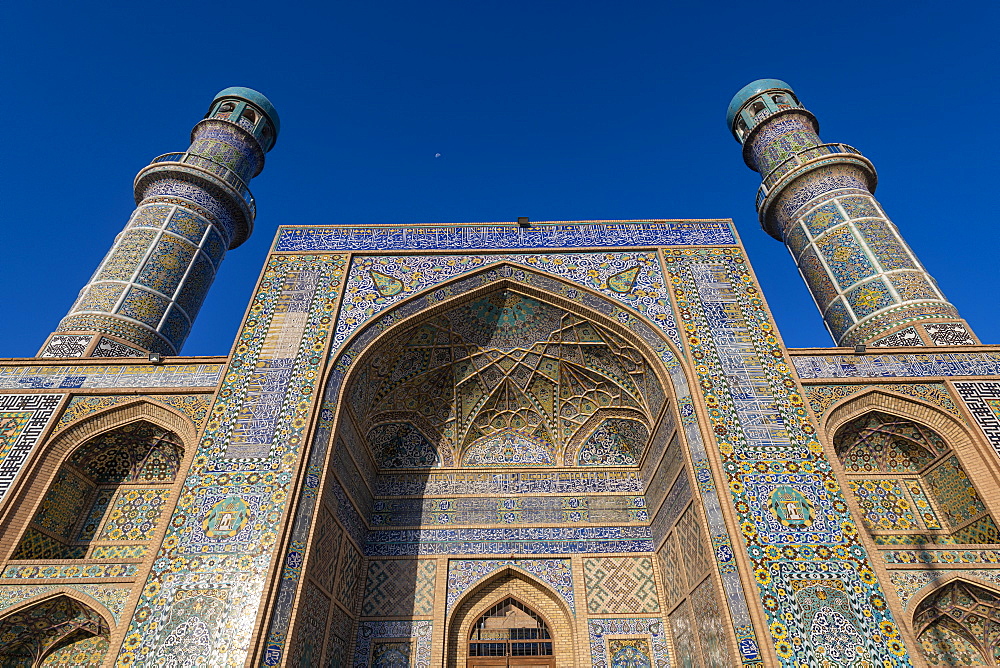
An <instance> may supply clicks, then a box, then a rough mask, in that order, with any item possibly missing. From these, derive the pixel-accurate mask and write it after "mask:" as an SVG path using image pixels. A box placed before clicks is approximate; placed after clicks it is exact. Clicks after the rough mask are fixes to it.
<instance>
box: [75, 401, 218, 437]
mask: <svg viewBox="0 0 1000 668" xmlns="http://www.w3.org/2000/svg"><path fill="white" fill-rule="evenodd" d="M211 398H212V395H210V394H190V395H179V394H142V395H138V394H128V395H113V396H79V397H73V398H72V399H70V402H69V404H68V405H67V406H66V408H65V410H63V413H62V415H61V416H59V422H58V423H56V429H62V428H63V427H65V426H66V425H68V424H70V423H71V422H75V421H77V420H79V419H80V418H84V417H87V416H88V415H93V414H94V413H98V412H100V411H103V410H107V409H108V408H111V407H113V406H117V405H119V404H123V403H126V402H132V401H135V400H136V399H143V400H146V401H158V402H160V403H164V404H166V405H168V406H172V407H173V408H176V409H177V410H179V411H180V412H181V413H184V414H185V415H187V416H188V417H189V418H191V421H192V422H194V425H195V427H197V428H199V429H200V428H201V427H203V426H204V424H205V420H206V419H207V418H208V409H209V408H211Z"/></svg>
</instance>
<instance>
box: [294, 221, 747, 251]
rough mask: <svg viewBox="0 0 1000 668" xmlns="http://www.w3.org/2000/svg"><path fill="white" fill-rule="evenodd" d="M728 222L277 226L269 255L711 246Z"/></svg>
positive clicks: (726, 239)
mask: <svg viewBox="0 0 1000 668" xmlns="http://www.w3.org/2000/svg"><path fill="white" fill-rule="evenodd" d="M730 225H731V224H730V223H729V221H724V220H718V221H701V220H699V221H641V220H637V221H594V222H592V223H586V222H584V223H572V224H558V223H532V226H531V227H529V228H522V227H519V226H518V225H516V224H511V223H507V224H503V223H499V224H487V225H420V226H401V225H400V226H395V225H394V226H385V227H360V226H359V227H346V226H337V227H282V228H281V229H279V230H278V239H277V241H276V242H275V245H274V250H275V251H279V252H281V251H284V252H298V253H303V252H314V253H315V252H328V251H346V250H351V251H386V250H424V249H431V250H486V249H494V248H495V249H512V250H513V249H526V250H530V249H537V248H595V247H596V248H603V247H615V246H674V245H684V246H687V245H691V246H717V245H726V244H734V243H736V239H735V235H734V234H733V231H732V228H731V227H730Z"/></svg>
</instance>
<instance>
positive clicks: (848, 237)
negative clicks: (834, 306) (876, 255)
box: [815, 227, 875, 288]
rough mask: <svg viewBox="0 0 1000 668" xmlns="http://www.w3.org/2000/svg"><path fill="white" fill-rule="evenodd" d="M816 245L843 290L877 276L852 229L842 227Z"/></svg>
mask: <svg viewBox="0 0 1000 668" xmlns="http://www.w3.org/2000/svg"><path fill="white" fill-rule="evenodd" d="M815 245H816V249H817V250H818V251H819V252H820V255H822V257H823V259H824V260H825V261H826V265H827V266H828V267H829V268H830V273H831V274H833V277H834V279H835V280H836V281H837V284H838V285H839V286H840V287H841V288H849V287H850V286H852V285H854V284H855V283H857V282H858V281H861V280H864V279H866V278H868V277H869V276H872V275H874V274H875V267H873V266H872V263H871V260H869V259H868V256H867V255H865V252H864V250H863V249H862V247H861V244H860V243H859V242H858V240H857V238H856V237H855V236H854V235H853V234H852V233H851V229H850V227H840V228H838V229H836V230H833V231H831V232H828V233H827V234H824V235H823V236H822V237H820V238H819V239H818V240H816V242H815Z"/></svg>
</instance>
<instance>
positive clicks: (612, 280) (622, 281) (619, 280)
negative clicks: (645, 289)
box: [608, 265, 639, 294]
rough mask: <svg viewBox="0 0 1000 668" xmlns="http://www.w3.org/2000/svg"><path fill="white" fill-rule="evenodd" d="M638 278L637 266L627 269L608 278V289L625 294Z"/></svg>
mask: <svg viewBox="0 0 1000 668" xmlns="http://www.w3.org/2000/svg"><path fill="white" fill-rule="evenodd" d="M638 276H639V265H636V266H634V267H629V268H628V269H625V270H624V271H619V272H618V273H617V274H612V275H611V276H608V289H610V290H614V291H615V292H620V293H622V294H625V293H626V292H630V291H631V290H632V288H633V287H634V286H635V279H636V277H638Z"/></svg>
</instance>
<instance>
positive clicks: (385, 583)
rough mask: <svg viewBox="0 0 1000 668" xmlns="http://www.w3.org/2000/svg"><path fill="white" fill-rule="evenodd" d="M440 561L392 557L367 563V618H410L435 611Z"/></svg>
mask: <svg viewBox="0 0 1000 668" xmlns="http://www.w3.org/2000/svg"><path fill="white" fill-rule="evenodd" d="M436 576H437V562H436V561H435V560H433V559H391V560H378V559H376V560H372V561H369V562H368V580H367V582H366V583H365V597H364V603H363V604H362V606H361V614H362V616H364V617H407V616H410V615H430V614H433V613H434V586H435V583H436Z"/></svg>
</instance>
